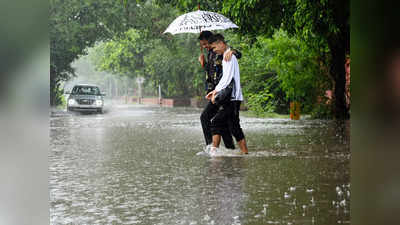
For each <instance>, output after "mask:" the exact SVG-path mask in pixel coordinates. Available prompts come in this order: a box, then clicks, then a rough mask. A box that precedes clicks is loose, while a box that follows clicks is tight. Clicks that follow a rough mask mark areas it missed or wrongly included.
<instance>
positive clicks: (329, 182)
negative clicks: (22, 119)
mask: <svg viewBox="0 0 400 225" xmlns="http://www.w3.org/2000/svg"><path fill="white" fill-rule="evenodd" d="M200 113H201V110H200V109H193V108H159V107H146V106H135V105H131V106H127V105H125V106H124V105H121V106H115V107H113V108H112V109H111V110H109V111H108V112H106V113H105V114H98V115H97V114H89V115H79V114H77V115H74V114H68V113H66V112H58V113H57V112H55V113H53V115H52V116H51V119H50V126H51V127H50V155H49V176H50V177H49V189H50V221H51V224H142V225H153V224H154V225H156V224H157V225H161V224H163V225H176V224H182V225H183V224H185V225H207V224H214V225H225V224H226V225H239V224H241V225H245V224H248V225H265V224H293V225H294V224H321V225H329V224H344V223H345V224H349V223H350V212H349V210H350V166H349V163H350V149H349V142H350V139H349V124H346V123H345V124H343V123H338V122H333V121H320V120H301V121H290V120H289V119H259V118H247V117H243V116H242V117H241V125H242V128H243V130H244V133H245V135H246V139H247V142H248V146H249V151H250V152H251V153H250V154H249V155H248V156H244V157H218V158H209V157H205V156H199V155H196V153H198V152H200V151H202V150H203V149H204V140H203V135H202V131H201V125H200V119H199V117H200Z"/></svg>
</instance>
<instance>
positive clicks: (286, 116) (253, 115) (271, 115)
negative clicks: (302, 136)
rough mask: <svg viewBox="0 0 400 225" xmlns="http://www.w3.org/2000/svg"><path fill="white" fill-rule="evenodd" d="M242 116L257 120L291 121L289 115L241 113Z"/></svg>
mask: <svg viewBox="0 0 400 225" xmlns="http://www.w3.org/2000/svg"><path fill="white" fill-rule="evenodd" d="M240 114H241V115H243V116H246V117H256V118H278V119H289V114H278V113H267V112H265V113H256V112H254V111H250V110H248V111H240Z"/></svg>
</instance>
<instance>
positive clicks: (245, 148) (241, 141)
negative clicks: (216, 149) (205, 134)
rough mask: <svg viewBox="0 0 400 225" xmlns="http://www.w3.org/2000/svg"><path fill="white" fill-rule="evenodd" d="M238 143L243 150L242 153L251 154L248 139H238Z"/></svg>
mask: <svg viewBox="0 0 400 225" xmlns="http://www.w3.org/2000/svg"><path fill="white" fill-rule="evenodd" d="M213 139H214V138H213ZM213 141H214V140H213ZM213 143H214V142H213ZM238 145H239V148H240V150H241V151H242V153H244V154H249V149H248V148H247V144H246V139H244V138H243V139H242V140H240V141H238Z"/></svg>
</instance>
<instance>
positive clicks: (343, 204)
mask: <svg viewBox="0 0 400 225" xmlns="http://www.w3.org/2000/svg"><path fill="white" fill-rule="evenodd" d="M339 205H340V206H342V207H345V206H346V199H343V200H342V201H340V203H339Z"/></svg>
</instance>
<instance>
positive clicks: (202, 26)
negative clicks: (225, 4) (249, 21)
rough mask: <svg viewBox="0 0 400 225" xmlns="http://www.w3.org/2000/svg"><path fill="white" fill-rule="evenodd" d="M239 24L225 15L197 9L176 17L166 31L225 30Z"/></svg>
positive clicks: (176, 32)
mask: <svg viewBox="0 0 400 225" xmlns="http://www.w3.org/2000/svg"><path fill="white" fill-rule="evenodd" d="M228 28H238V26H237V25H236V24H234V23H232V21H231V20H230V19H228V18H226V17H225V16H223V15H221V14H218V13H215V12H209V11H202V10H197V11H194V12H190V13H186V14H183V15H181V16H179V17H178V18H176V19H175V20H174V21H173V22H172V23H171V24H170V25H169V26H168V28H167V29H166V30H165V31H164V34H165V33H171V34H179V33H200V31H202V30H225V29H228Z"/></svg>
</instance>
